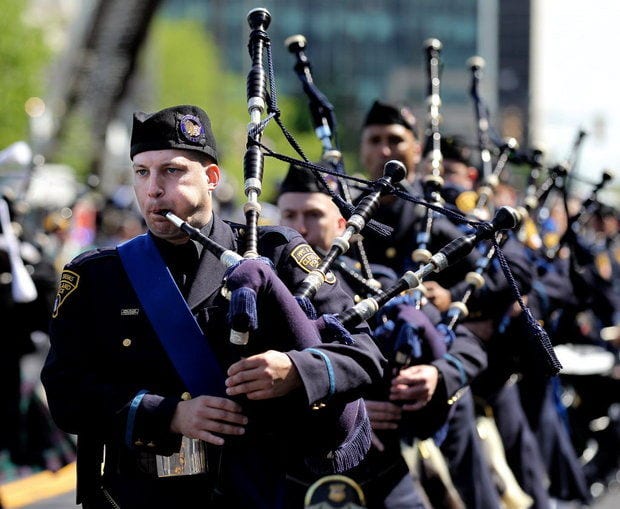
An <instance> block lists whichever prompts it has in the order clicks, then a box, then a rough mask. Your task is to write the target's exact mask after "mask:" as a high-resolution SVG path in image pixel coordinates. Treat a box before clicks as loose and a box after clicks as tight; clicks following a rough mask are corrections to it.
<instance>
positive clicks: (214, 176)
mask: <svg viewBox="0 0 620 509" xmlns="http://www.w3.org/2000/svg"><path fill="white" fill-rule="evenodd" d="M205 171H206V172H207V178H208V179H209V189H215V188H216V187H217V185H218V184H219V183H220V178H221V173H220V168H219V166H218V165H217V164H210V165H209V166H207V167H206V169H205Z"/></svg>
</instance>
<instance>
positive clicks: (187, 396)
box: [181, 391, 192, 401]
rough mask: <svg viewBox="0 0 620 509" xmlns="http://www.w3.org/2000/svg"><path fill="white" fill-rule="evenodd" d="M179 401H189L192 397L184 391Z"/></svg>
mask: <svg viewBox="0 0 620 509" xmlns="http://www.w3.org/2000/svg"><path fill="white" fill-rule="evenodd" d="M181 399H182V400H183V401H187V400H190V399H192V395H191V394H190V393H189V392H187V391H186V392H184V393H183V394H181Z"/></svg>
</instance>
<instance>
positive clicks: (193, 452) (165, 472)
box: [155, 437, 209, 477]
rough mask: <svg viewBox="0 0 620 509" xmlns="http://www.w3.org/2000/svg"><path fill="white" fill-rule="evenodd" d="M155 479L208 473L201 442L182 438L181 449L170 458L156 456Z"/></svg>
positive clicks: (203, 447)
mask: <svg viewBox="0 0 620 509" xmlns="http://www.w3.org/2000/svg"><path fill="white" fill-rule="evenodd" d="M155 461H156V464H157V477H175V476H179V475H196V474H204V473H206V472H208V466H209V465H208V462H207V448H206V446H205V443H204V442H203V441H202V440H199V439H197V438H189V437H183V440H182V441H181V449H180V450H179V452H175V453H174V454H172V455H171V456H161V455H159V454H158V455H156V457H155Z"/></svg>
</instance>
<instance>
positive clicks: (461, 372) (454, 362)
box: [443, 353, 467, 386]
mask: <svg viewBox="0 0 620 509" xmlns="http://www.w3.org/2000/svg"><path fill="white" fill-rule="evenodd" d="M443 358H444V359H446V360H447V361H448V362H449V363H450V364H452V365H453V366H454V367H455V368H456V369H458V370H459V375H460V376H461V386H465V385H467V373H465V368H464V367H463V363H462V362H461V361H460V360H458V359H457V358H456V357H455V356H454V355H452V354H449V353H444V354H443Z"/></svg>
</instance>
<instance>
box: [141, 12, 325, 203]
mask: <svg viewBox="0 0 620 509" xmlns="http://www.w3.org/2000/svg"><path fill="white" fill-rule="evenodd" d="M246 44H247V42H246V41H243V40H240V41H239V47H240V50H243V49H244V48H245V46H246ZM143 63H144V65H145V68H146V69H145V70H146V74H147V76H149V77H150V78H149V80H150V85H151V86H152V91H151V92H152V104H150V105H144V108H148V107H150V108H151V109H152V111H154V110H156V109H159V108H165V107H168V106H172V105H174V104H196V105H198V106H201V107H202V108H204V109H205V111H207V113H208V114H209V117H210V118H211V122H212V124H213V130H214V133H215V136H216V139H217V143H218V152H219V153H220V166H221V167H222V169H223V170H224V172H225V173H226V175H227V176H228V178H230V179H231V181H232V182H233V183H234V184H235V185H236V190H237V195H238V199H242V197H243V155H244V153H245V147H246V139H247V131H246V128H247V124H248V123H249V114H248V112H247V97H246V76H245V75H241V74H238V73H233V72H231V71H228V70H227V69H226V66H225V65H224V64H223V63H222V62H221V59H220V53H219V52H218V49H217V46H216V45H215V43H214V42H213V39H212V38H211V37H210V36H209V34H208V31H207V30H206V29H205V27H204V26H202V25H201V24H200V23H198V22H197V21H195V20H192V19H178V18H177V19H172V18H164V17H159V18H157V19H156V21H155V23H154V25H153V26H152V28H151V31H150V33H149V40H148V50H147V52H146V55H145V61H144V62H143ZM249 66H250V58H249V56H248V71H249V68H250V67H249ZM276 87H277V75H276ZM277 99H278V106H279V108H280V110H281V112H282V121H283V123H284V125H285V126H287V127H288V128H289V129H290V130H291V131H292V132H293V135H294V136H295V138H296V139H297V140H298V142H299V143H300V145H301V146H302V148H303V149H304V151H307V153H306V155H307V157H308V158H309V159H311V160H316V159H317V158H318V156H319V155H320V150H321V147H320V144H319V142H318V141H317V140H316V138H315V137H314V134H313V133H312V131H311V126H310V120H309V114H308V112H307V105H306V101H305V100H303V101H299V100H295V99H291V98H287V97H284V96H279V95H278V97H277ZM300 118H307V119H308V123H307V126H306V128H305V130H304V129H303V121H300ZM300 126H301V129H300ZM261 141H262V142H263V143H264V144H265V145H267V146H268V147H270V148H271V149H273V150H274V151H276V152H281V153H284V154H286V155H289V156H291V157H298V156H297V155H296V154H295V152H294V150H293V149H292V148H291V147H290V145H289V144H288V142H287V141H286V139H285V138H284V136H283V135H282V133H281V132H280V129H279V128H278V126H277V125H276V123H275V122H273V121H272V122H271V123H270V125H269V126H268V127H267V129H266V130H265V133H264V134H263V137H262V140H261ZM286 169H287V165H286V163H283V162H281V161H278V160H276V159H273V158H266V161H265V171H264V181H263V194H262V196H261V200H265V201H270V200H273V199H274V197H275V188H276V185H277V182H278V180H279V179H281V178H282V177H283V175H284V173H285V172H286Z"/></svg>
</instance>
